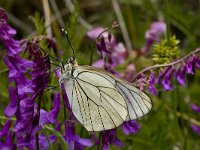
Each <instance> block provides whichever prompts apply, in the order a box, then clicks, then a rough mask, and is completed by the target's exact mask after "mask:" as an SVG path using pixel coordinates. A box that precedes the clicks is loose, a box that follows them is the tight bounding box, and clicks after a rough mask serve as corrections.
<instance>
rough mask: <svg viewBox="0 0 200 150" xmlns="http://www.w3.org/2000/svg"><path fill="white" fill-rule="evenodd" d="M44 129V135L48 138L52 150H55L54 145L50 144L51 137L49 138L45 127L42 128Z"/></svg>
mask: <svg viewBox="0 0 200 150" xmlns="http://www.w3.org/2000/svg"><path fill="white" fill-rule="evenodd" d="M42 128H43V131H44V134H45V136H46V138H47V141H48V144H49V146H50V148H51V150H53V147H52V145H51V143H50V140H49V137H48V135H47V132H46V129H45V128H44V127H42Z"/></svg>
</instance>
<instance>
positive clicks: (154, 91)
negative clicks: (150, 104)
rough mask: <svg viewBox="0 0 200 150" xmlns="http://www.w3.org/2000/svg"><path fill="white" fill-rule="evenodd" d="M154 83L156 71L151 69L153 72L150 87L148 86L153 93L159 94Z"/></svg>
mask: <svg viewBox="0 0 200 150" xmlns="http://www.w3.org/2000/svg"><path fill="white" fill-rule="evenodd" d="M154 84H155V78H154V72H153V71H151V74H150V77H149V87H148V88H149V91H150V92H151V94H155V95H158V92H157V91H156V88H155V86H154Z"/></svg>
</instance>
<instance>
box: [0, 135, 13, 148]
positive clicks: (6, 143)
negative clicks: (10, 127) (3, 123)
mask: <svg viewBox="0 0 200 150" xmlns="http://www.w3.org/2000/svg"><path fill="white" fill-rule="evenodd" d="M12 138H13V137H12V133H11V132H10V131H8V132H7V134H6V137H5V141H0V149H1V150H10V149H12V150H15V149H16V145H15V144H14V143H12Z"/></svg>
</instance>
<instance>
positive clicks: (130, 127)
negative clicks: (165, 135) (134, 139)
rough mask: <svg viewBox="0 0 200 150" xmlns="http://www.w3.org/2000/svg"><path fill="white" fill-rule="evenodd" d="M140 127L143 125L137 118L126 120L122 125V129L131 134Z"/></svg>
mask: <svg viewBox="0 0 200 150" xmlns="http://www.w3.org/2000/svg"><path fill="white" fill-rule="evenodd" d="M140 128H141V126H140V125H139V124H138V123H137V122H136V121H135V120H131V121H126V122H124V123H123V125H122V130H123V132H124V134H126V135H129V134H131V133H134V134H135V133H137V132H138V130H139V129H140Z"/></svg>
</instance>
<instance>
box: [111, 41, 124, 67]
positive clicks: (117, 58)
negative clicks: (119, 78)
mask: <svg viewBox="0 0 200 150" xmlns="http://www.w3.org/2000/svg"><path fill="white" fill-rule="evenodd" d="M126 54H127V51H126V48H125V46H124V44H123V43H118V44H116V45H115V46H114V47H113V51H112V53H111V56H110V57H111V59H112V65H113V66H114V67H115V66H117V65H118V64H123V63H124V59H125V57H126Z"/></svg>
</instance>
